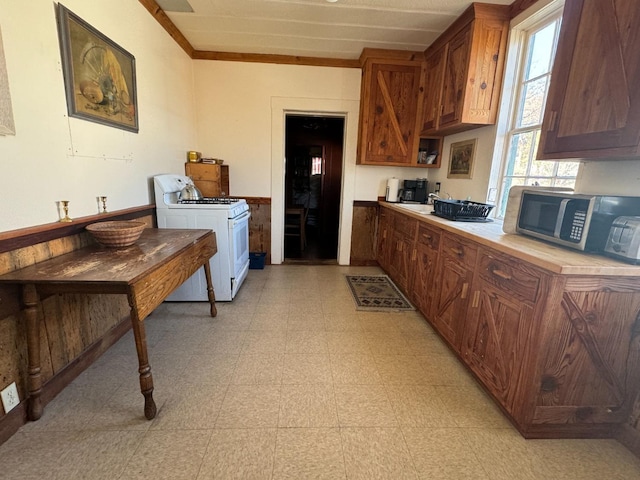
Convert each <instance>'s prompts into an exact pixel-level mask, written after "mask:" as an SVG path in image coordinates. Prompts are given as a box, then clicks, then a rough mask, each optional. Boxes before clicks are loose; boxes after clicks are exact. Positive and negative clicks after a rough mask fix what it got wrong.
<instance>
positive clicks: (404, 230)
mask: <svg viewBox="0 0 640 480" xmlns="http://www.w3.org/2000/svg"><path fill="white" fill-rule="evenodd" d="M417 224H418V221H417V220H415V219H413V218H411V217H408V216H406V215H402V214H394V215H393V231H394V233H400V234H401V235H404V236H405V237H409V238H413V237H414V235H415V233H416V225H417Z"/></svg>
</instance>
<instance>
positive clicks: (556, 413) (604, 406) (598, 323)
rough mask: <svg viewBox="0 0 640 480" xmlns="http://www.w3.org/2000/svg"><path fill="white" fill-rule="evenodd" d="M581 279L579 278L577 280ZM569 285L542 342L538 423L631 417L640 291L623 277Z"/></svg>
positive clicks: (639, 355)
mask: <svg viewBox="0 0 640 480" xmlns="http://www.w3.org/2000/svg"><path fill="white" fill-rule="evenodd" d="M576 282H577V283H578V281H576ZM587 282H588V279H586V281H583V282H582V283H581V284H580V285H578V286H577V287H578V288H577V289H576V290H574V291H571V290H573V289H572V288H568V289H565V291H564V292H563V293H562V297H561V298H562V299H561V301H560V305H559V306H558V308H557V309H556V310H555V315H553V317H554V318H553V324H554V328H553V331H550V332H549V334H548V335H547V336H546V338H545V339H544V342H543V348H542V350H541V353H540V358H541V361H542V368H541V377H540V379H539V384H538V391H537V399H536V407H535V415H534V418H533V422H532V423H534V424H563V425H571V424H573V425H575V424H580V423H582V424H591V425H593V424H597V423H605V424H606V423H622V422H626V421H627V420H628V418H629V414H630V413H631V410H632V408H633V402H634V400H635V398H636V397H637V396H638V391H639V389H640V297H639V296H638V295H637V293H634V289H635V290H636V292H637V283H636V284H635V286H633V287H632V286H631V284H630V285H629V286H625V285H624V279H610V280H606V281H605V282H606V283H603V284H602V285H600V286H598V288H597V290H595V289H593V290H592V291H589V289H588V288H586V286H588V283H587Z"/></svg>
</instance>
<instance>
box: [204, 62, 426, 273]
mask: <svg viewBox="0 0 640 480" xmlns="http://www.w3.org/2000/svg"><path fill="white" fill-rule="evenodd" d="M194 64H195V68H194V79H195V80H194V82H195V90H196V92H197V93H196V97H197V99H196V116H197V119H198V145H199V146H200V148H201V149H202V154H203V155H204V156H205V157H216V158H222V159H224V161H225V163H226V164H228V165H229V176H230V186H229V190H230V191H231V194H232V195H237V196H257V197H270V198H271V200H272V252H271V254H272V262H273V263H278V262H279V261H280V260H281V258H282V244H283V242H282V237H281V232H280V230H282V228H283V227H282V225H281V223H282V222H281V218H280V217H281V216H282V217H283V216H284V207H283V205H282V201H283V198H284V191H283V183H282V178H281V177H282V176H283V175H284V173H283V169H282V166H283V162H284V158H283V157H284V153H283V151H284V150H283V146H284V128H283V127H284V123H283V117H284V114H285V113H286V112H288V111H290V112H293V111H295V112H306V113H316V114H339V115H343V116H345V117H347V121H346V129H347V132H346V136H345V139H346V142H345V150H344V155H345V160H344V165H343V185H342V199H341V200H342V201H341V214H340V240H339V247H338V260H339V262H340V263H341V264H346V263H348V262H349V245H350V239H351V216H352V209H353V200H376V199H377V198H378V196H382V195H384V192H385V186H386V180H387V178H390V177H393V176H395V177H397V178H416V177H420V176H425V173H426V171H425V170H422V169H413V168H412V169H406V168H389V167H365V166H356V164H355V163H356V143H357V116H358V108H359V102H360V77H361V72H360V70H359V69H348V68H327V67H310V66H293V65H272V64H258V63H240V62H218V61H206V60H199V61H195V62H194Z"/></svg>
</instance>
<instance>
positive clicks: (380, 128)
mask: <svg viewBox="0 0 640 480" xmlns="http://www.w3.org/2000/svg"><path fill="white" fill-rule="evenodd" d="M423 70H424V62H415V61H413V62H398V63H382V62H378V61H370V62H367V63H366V64H365V67H364V78H363V98H362V102H363V105H362V111H361V118H360V122H361V138H360V150H359V155H358V163H360V164H368V165H400V166H410V165H416V164H417V156H418V141H419V137H418V129H419V127H418V121H419V120H418V113H419V112H421V108H422V97H423V88H422V86H421V81H422V74H423Z"/></svg>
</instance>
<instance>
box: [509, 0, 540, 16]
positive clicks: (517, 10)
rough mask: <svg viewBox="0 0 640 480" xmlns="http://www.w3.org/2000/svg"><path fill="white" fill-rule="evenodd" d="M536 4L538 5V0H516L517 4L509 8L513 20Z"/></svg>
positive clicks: (514, 3)
mask: <svg viewBox="0 0 640 480" xmlns="http://www.w3.org/2000/svg"><path fill="white" fill-rule="evenodd" d="M536 3H538V0H515V2H513V3H512V4H511V5H510V7H509V8H510V12H509V13H510V15H511V19H514V18H515V17H517V16H518V15H520V14H521V13H522V12H524V11H525V10H526V9H527V8H529V7H531V6H533V5H534V4H536Z"/></svg>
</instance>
